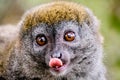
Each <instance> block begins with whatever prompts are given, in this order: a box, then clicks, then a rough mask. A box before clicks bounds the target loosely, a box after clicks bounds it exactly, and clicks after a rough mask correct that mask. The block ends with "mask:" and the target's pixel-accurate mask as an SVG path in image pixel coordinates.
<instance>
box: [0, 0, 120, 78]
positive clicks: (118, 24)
mask: <svg viewBox="0 0 120 80" xmlns="http://www.w3.org/2000/svg"><path fill="white" fill-rule="evenodd" d="M51 1H53V0H44V1H42V0H0V25H4V24H15V25H16V24H17V23H18V22H19V21H20V19H21V16H22V15H23V13H24V12H25V11H26V10H28V9H30V8H32V7H33V6H37V5H40V4H43V3H47V2H51ZM72 1H73V2H77V3H80V4H83V5H85V6H87V7H89V8H90V9H91V10H92V11H93V13H94V14H95V15H96V16H97V17H98V19H99V20H100V21H101V33H102V35H103V36H104V63H105V65H106V67H107V74H108V76H107V77H108V80H120V0H72Z"/></svg>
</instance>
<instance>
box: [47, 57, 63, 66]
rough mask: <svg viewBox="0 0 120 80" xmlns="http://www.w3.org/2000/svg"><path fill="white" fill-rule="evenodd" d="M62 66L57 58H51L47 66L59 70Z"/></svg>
mask: <svg viewBox="0 0 120 80" xmlns="http://www.w3.org/2000/svg"><path fill="white" fill-rule="evenodd" d="M62 65H63V63H62V61H61V60H60V59H58V58H51V59H50V62H49V66H50V67H52V68H59V67H61V66H62Z"/></svg>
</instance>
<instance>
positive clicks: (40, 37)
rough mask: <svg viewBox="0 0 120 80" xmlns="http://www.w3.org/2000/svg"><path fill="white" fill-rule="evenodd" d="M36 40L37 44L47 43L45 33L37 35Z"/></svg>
mask: <svg viewBox="0 0 120 80" xmlns="http://www.w3.org/2000/svg"><path fill="white" fill-rule="evenodd" d="M36 42H37V44H38V45H40V46H43V45H45V44H46V43H47V38H46V37H45V35H38V36H37V37H36Z"/></svg>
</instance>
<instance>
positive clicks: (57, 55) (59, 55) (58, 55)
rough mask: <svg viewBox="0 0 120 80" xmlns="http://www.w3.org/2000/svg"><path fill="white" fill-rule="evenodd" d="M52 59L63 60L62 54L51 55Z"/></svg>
mask: <svg viewBox="0 0 120 80" xmlns="http://www.w3.org/2000/svg"><path fill="white" fill-rule="evenodd" d="M51 57H52V58H59V59H61V58H62V53H54V54H52V55H51Z"/></svg>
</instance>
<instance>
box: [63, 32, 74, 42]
mask: <svg viewBox="0 0 120 80" xmlns="http://www.w3.org/2000/svg"><path fill="white" fill-rule="evenodd" d="M64 39H65V40H66V41H73V40H74V39H75V33H74V32H72V31H68V32H66V33H65V35H64Z"/></svg>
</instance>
